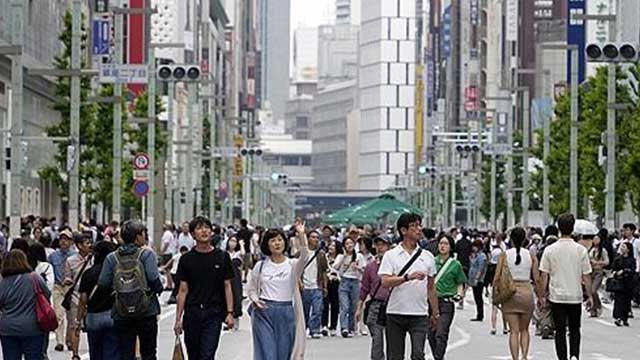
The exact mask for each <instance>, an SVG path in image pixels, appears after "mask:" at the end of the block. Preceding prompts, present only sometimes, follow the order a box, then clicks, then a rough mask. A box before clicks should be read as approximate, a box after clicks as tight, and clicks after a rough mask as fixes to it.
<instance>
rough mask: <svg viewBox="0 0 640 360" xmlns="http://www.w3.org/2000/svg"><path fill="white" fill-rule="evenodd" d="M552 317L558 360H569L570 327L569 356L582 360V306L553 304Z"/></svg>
mask: <svg viewBox="0 0 640 360" xmlns="http://www.w3.org/2000/svg"><path fill="white" fill-rule="evenodd" d="M551 316H552V317H553V323H554V325H555V328H556V334H555V343H556V355H558V360H567V359H568V358H567V327H569V356H575V357H576V359H580V321H581V317H582V304H559V303H553V302H552V303H551Z"/></svg>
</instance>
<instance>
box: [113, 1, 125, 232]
mask: <svg viewBox="0 0 640 360" xmlns="http://www.w3.org/2000/svg"><path fill="white" fill-rule="evenodd" d="M122 17H123V13H120V12H118V11H114V13H113V18H114V22H115V24H114V28H115V29H114V36H115V39H114V45H115V51H114V56H113V63H114V64H115V65H116V66H118V65H122V27H123V26H122V22H123V19H122ZM113 95H114V96H115V97H118V98H122V85H120V84H118V83H116V84H113ZM121 174H122V103H120V102H116V103H114V104H113V184H112V186H113V188H112V196H113V201H112V202H113V205H112V206H113V209H112V214H111V218H112V219H113V220H115V221H118V222H120V220H121V216H120V207H121V205H120V204H121V195H120V178H121V177H122V175H121Z"/></svg>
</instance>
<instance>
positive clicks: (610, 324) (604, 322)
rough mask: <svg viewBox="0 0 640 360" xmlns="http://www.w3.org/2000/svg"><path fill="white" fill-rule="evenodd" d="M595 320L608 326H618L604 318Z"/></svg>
mask: <svg viewBox="0 0 640 360" xmlns="http://www.w3.org/2000/svg"><path fill="white" fill-rule="evenodd" d="M593 321H596V322H599V323H600V324H602V325H606V326H610V327H616V325H615V324H613V323H612V322H611V321H607V320H602V319H593Z"/></svg>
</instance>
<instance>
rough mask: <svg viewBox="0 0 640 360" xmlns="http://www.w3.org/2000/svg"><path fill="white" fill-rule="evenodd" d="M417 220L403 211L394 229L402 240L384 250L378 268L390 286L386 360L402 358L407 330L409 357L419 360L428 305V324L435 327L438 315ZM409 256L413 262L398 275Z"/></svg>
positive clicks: (431, 265)
mask: <svg viewBox="0 0 640 360" xmlns="http://www.w3.org/2000/svg"><path fill="white" fill-rule="evenodd" d="M421 223H422V218H421V217H420V215H417V214H412V213H405V214H402V215H401V216H400V218H399V219H398V222H397V226H396V228H397V229H398V232H399V233H400V239H401V241H402V242H401V243H400V244H399V245H398V246H396V247H395V248H394V249H392V250H390V251H388V252H386V253H385V255H384V257H383V258H382V262H381V264H380V269H379V270H378V274H379V275H380V277H381V279H382V286H383V287H385V288H388V289H391V294H390V296H389V301H388V303H387V321H386V329H385V332H386V337H387V352H388V357H389V359H390V360H403V359H404V352H405V341H406V335H407V333H409V336H410V338H411V359H412V360H423V359H424V358H425V357H424V347H425V341H426V338H427V331H428V326H429V321H428V318H427V317H428V316H429V306H428V305H429V304H430V305H431V309H433V310H432V315H431V326H437V322H438V319H439V318H440V313H439V310H438V309H439V307H438V296H437V293H436V287H435V275H436V265H435V259H434V257H433V255H432V254H431V253H430V252H428V251H423V250H422V249H420V247H419V246H418V241H419V240H420V239H421V237H422V224H421ZM414 257H415V258H414ZM412 259H414V261H413V263H411V265H410V266H409V267H408V268H407V270H406V271H404V272H403V273H402V274H401V273H400V272H401V271H402V269H403V268H404V267H405V266H406V265H407V264H408V263H409V262H410V261H412ZM427 294H428V302H427V296H425V295H427Z"/></svg>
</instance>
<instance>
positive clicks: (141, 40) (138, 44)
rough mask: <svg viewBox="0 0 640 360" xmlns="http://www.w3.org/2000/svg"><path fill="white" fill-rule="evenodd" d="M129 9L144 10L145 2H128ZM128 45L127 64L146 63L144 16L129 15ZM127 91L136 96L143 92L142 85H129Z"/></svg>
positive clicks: (143, 0)
mask: <svg viewBox="0 0 640 360" xmlns="http://www.w3.org/2000/svg"><path fill="white" fill-rule="evenodd" d="M129 7H130V8H131V9H144V8H145V0H129ZM128 24H129V28H128V29H129V32H128V34H129V44H128V47H127V49H128V50H129V51H128V55H129V56H128V59H126V61H125V63H127V64H144V63H146V62H147V60H146V57H145V56H146V54H145V49H146V46H145V41H146V39H145V15H143V14H132V15H129V23H128ZM129 89H130V90H131V91H132V92H133V93H134V94H135V95H136V96H138V95H139V94H140V93H142V91H143V90H144V86H143V85H139V84H130V85H129Z"/></svg>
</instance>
